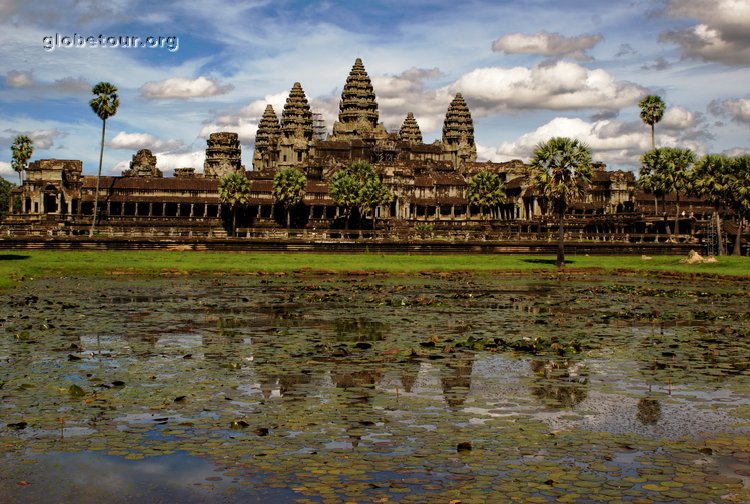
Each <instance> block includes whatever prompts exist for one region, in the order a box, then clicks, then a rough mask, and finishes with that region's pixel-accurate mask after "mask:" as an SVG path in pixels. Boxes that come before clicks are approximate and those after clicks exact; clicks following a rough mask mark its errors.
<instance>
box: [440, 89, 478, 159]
mask: <svg viewBox="0 0 750 504" xmlns="http://www.w3.org/2000/svg"><path fill="white" fill-rule="evenodd" d="M443 148H444V149H445V154H446V161H451V162H452V163H453V166H454V167H455V168H458V167H459V166H460V165H461V164H463V163H465V162H473V161H476V160H477V147H476V145H475V144H474V122H473V121H472V119H471V113H470V112H469V107H468V106H467V105H466V102H465V101H464V97H463V96H461V93H456V96H455V97H454V98H453V101H451V104H450V106H448V112H447V113H446V114H445V122H444V123H443Z"/></svg>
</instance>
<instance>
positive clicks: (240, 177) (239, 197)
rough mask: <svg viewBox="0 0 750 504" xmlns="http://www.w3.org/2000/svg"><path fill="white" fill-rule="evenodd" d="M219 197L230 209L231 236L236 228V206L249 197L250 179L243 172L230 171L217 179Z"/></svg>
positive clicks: (244, 202) (241, 204)
mask: <svg viewBox="0 0 750 504" xmlns="http://www.w3.org/2000/svg"><path fill="white" fill-rule="evenodd" d="M219 199H220V200H221V201H222V203H227V204H229V207H230V208H231V209H232V236H234V232H235V230H236V229H237V208H238V207H241V206H244V205H246V204H247V202H248V200H249V199H250V181H249V180H248V179H247V176H246V175H245V173H244V172H239V171H236V172H232V173H230V174H229V175H227V176H226V177H224V178H222V179H221V180H220V181H219Z"/></svg>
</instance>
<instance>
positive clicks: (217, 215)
mask: <svg viewBox="0 0 750 504" xmlns="http://www.w3.org/2000/svg"><path fill="white" fill-rule="evenodd" d="M315 117H316V115H315V114H314V113H313V112H312V110H311V108H310V105H309V103H308V100H307V97H306V96H305V92H304V90H303V88H302V86H301V85H300V84H299V83H294V85H293V86H292V88H291V91H290V93H289V97H288V98H287V100H286V104H285V105H284V108H283V110H282V111H281V117H280V118H279V116H278V115H277V112H276V111H275V110H274V109H273V107H272V106H271V105H268V106H267V107H266V109H265V112H264V113H263V116H262V118H261V120H260V122H259V127H258V130H257V134H256V139H255V151H254V153H253V157H252V170H250V171H247V172H246V171H245V168H244V167H243V166H242V164H241V147H240V143H239V139H238V136H237V134H236V133H226V132H224V133H214V134H211V135H210V136H209V138H208V141H207V148H206V159H205V163H204V166H203V173H197V172H196V171H195V169H194V168H192V167H191V168H179V169H177V170H175V174H174V177H163V176H162V173H161V171H160V170H159V169H158V168H157V162H156V157H155V156H154V155H153V154H152V153H151V152H150V151H148V150H145V149H144V150H141V151H139V152H138V153H136V154H135V155H134V156H133V160H132V162H131V164H130V168H129V169H128V170H126V171H125V172H124V173H123V176H120V177H103V178H102V180H101V189H100V195H99V205H100V214H101V215H102V219H103V222H102V224H103V225H104V226H111V228H110V229H112V230H113V232H114V231H116V230H120V231H122V232H123V233H125V234H127V233H128V231H129V230H130V231H133V230H136V229H137V230H139V231H143V230H144V229H152V228H153V229H155V227H158V226H171V227H172V228H177V229H182V230H187V231H190V232H193V231H195V232H196V233H199V229H203V230H206V229H221V227H222V220H221V218H222V212H223V211H225V210H223V209H222V206H221V202H220V200H219V195H218V191H217V184H218V179H219V178H221V177H223V176H225V175H227V174H229V173H232V172H241V173H245V174H246V175H247V177H248V178H249V179H250V182H251V197H250V201H249V205H248V206H247V208H246V209H245V211H244V212H242V213H241V215H240V216H239V226H240V227H241V228H251V227H256V228H257V227H260V228H262V227H274V226H279V225H280V222H277V221H276V217H277V216H278V215H279V214H280V213H281V212H279V211H278V209H275V208H274V207H275V201H274V198H273V195H272V181H273V177H274V174H275V173H276V172H277V171H278V170H279V169H282V168H286V167H297V168H299V169H300V170H302V171H304V173H305V174H306V175H307V192H306V195H305V198H304V201H303V204H301V205H299V206H298V207H297V208H295V209H294V210H293V223H294V226H295V227H308V228H313V227H314V228H317V229H325V228H328V227H332V226H336V225H337V224H341V222H340V221H337V217H338V216H339V215H340V214H341V213H342V212H341V210H340V209H339V208H338V207H337V205H336V204H335V203H334V202H333V200H332V199H331V197H330V195H329V191H328V182H329V181H330V179H331V176H332V175H333V174H334V173H335V172H336V171H337V170H340V169H341V168H343V167H345V166H347V165H349V164H351V163H352V162H354V161H367V162H370V163H372V164H373V165H374V166H375V168H376V171H377V172H378V174H379V175H380V177H381V179H382V180H383V182H384V183H385V184H386V185H387V186H388V187H389V189H390V190H391V192H392V194H393V196H394V199H393V201H392V203H391V204H390V205H387V206H384V207H381V208H377V209H375V212H374V213H375V217H376V218H377V220H376V222H377V225H380V226H385V225H393V226H399V225H400V224H404V223H412V224H414V223H416V222H423V221H430V222H431V223H433V225H435V226H438V227H440V226H442V227H445V228H446V229H454V228H456V229H470V228H472V227H481V226H482V216H481V214H480V209H479V208H478V207H474V206H472V205H469V203H468V200H467V196H466V187H467V181H468V179H469V178H470V177H471V176H472V175H474V174H476V173H478V172H480V171H491V172H495V173H498V174H500V176H501V177H502V178H503V179H504V180H505V184H506V193H507V201H506V203H505V204H503V205H500V206H499V207H498V208H495V209H492V212H491V213H492V216H493V218H494V219H495V222H503V221H504V222H520V223H526V224H527V229H531V223H532V222H533V221H534V219H536V218H539V217H540V216H541V215H542V213H543V211H544V208H545V204H544V201H543V200H542V199H541V198H540V196H539V193H538V191H536V190H535V188H534V186H532V184H531V171H530V167H529V166H528V165H527V164H524V163H523V162H522V161H519V160H515V161H510V162H504V163H493V162H477V160H476V157H477V149H476V144H475V142H474V124H473V120H472V116H471V112H470V110H469V107H468V106H467V104H466V101H465V100H464V98H463V96H462V95H461V93H457V94H456V95H455V96H454V97H453V99H452V101H451V102H450V104H449V105H448V107H447V110H446V114H445V120H444V122H443V128H442V139H441V140H439V141H435V142H433V143H431V144H425V143H423V141H422V134H421V131H420V128H419V124H418V122H417V120H416V118H415V117H414V115H413V114H412V113H411V112H410V113H408V114H407V116H406V117H405V119H404V121H403V124H402V126H401V127H400V129H399V130H398V131H392V132H389V131H387V130H386V129H385V126H384V125H383V123H381V122H379V112H378V102H377V100H376V95H375V91H374V90H373V86H372V83H371V81H370V78H369V76H368V75H367V72H366V71H365V68H364V65H363V64H362V61H361V60H360V59H357V60H356V61H355V63H354V66H353V67H352V69H351V72H350V73H349V76H348V77H347V79H346V83H345V85H344V87H343V90H342V93H341V101H340V103H339V115H338V120H337V121H336V122H335V123H334V124H333V127H332V131H331V133H330V134H328V135H327V136H325V135H321V132H320V124H317V125H316V118H315ZM318 122H319V120H318ZM316 132H317V133H316ZM27 173H28V177H27V179H26V181H25V182H24V184H23V186H22V188H20V189H19V190H17V191H16V193H15V194H16V197H18V198H20V199H21V206H20V208H21V209H20V213H17V214H16V215H14V216H12V217H11V218H10V219H9V221H8V222H17V223H22V222H38V221H39V218H40V217H41V216H43V217H44V220H45V221H46V222H48V223H50V224H52V223H57V224H58V225H59V227H60V228H61V229H62V228H64V227H65V226H69V227H73V228H74V227H75V225H76V224H83V223H85V222H90V220H91V216H93V214H94V209H93V204H94V196H95V195H94V192H95V187H96V178H95V177H92V176H83V175H82V163H81V162H80V161H64V160H53V159H45V160H39V161H35V162H33V163H31V165H30V166H29V168H28V171H27ZM634 182H635V180H634V176H633V174H632V173H631V172H623V171H614V172H612V171H607V170H605V168H604V166H603V165H596V167H595V172H594V178H593V181H592V184H591V187H590V190H589V192H588V196H587V200H586V201H585V202H581V203H577V204H576V205H574V207H573V208H572V210H571V213H574V214H577V215H587V216H597V215H598V216H600V217H599V218H595V219H593V221H594V222H595V224H591V225H590V226H589V228H590V230H591V231H592V232H602V231H604V232H617V231H619V232H624V231H625V230H626V229H629V228H628V226H630V228H632V227H633V221H634V219H635V217H633V216H634V215H635V214H634V213H633V211H634V210H636V207H637V206H638V207H640V205H641V203H643V205H646V206H647V205H649V204H651V205H653V198H652V197H651V196H646V195H640V194H637V193H636V191H635V190H634ZM694 203H695V205H696V207H695V208H693V209H692V210H691V211H693V212H695V211H697V210H698V206H699V205H698V202H694ZM690 205H691V202H690V201H686V200H685V199H684V198H683V201H682V206H681V207H682V208H685V209H688V208H691V207H690ZM605 215H606V217H602V216H605ZM618 215H619V216H624V217H622V218H620V217H617V216H618ZM627 216H631V217H627ZM599 222H601V225H600V224H599ZM640 226H641V227H642V228H643V224H641V225H640ZM144 232H145V231H144Z"/></svg>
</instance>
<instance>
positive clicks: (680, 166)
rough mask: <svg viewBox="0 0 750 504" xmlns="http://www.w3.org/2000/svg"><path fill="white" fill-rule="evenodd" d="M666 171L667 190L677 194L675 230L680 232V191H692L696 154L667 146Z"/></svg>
mask: <svg viewBox="0 0 750 504" xmlns="http://www.w3.org/2000/svg"><path fill="white" fill-rule="evenodd" d="M663 150H664V151H665V154H666V161H667V162H666V164H665V165H664V167H665V168H666V171H665V173H663V174H662V179H663V180H664V190H665V192H674V194H675V217H674V232H675V234H680V193H686V192H690V189H691V184H692V167H693V164H694V163H695V154H694V153H693V151H691V150H690V149H681V148H679V147H666V148H664V149H663Z"/></svg>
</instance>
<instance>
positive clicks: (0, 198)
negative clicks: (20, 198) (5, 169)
mask: <svg viewBox="0 0 750 504" xmlns="http://www.w3.org/2000/svg"><path fill="white" fill-rule="evenodd" d="M15 188H16V186H15V184H13V183H11V182H8V181H7V180H5V179H4V178H2V177H0V218H2V217H5V216H6V215H7V214H8V211H9V209H10V205H11V198H12V195H11V191H13V189H15Z"/></svg>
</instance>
